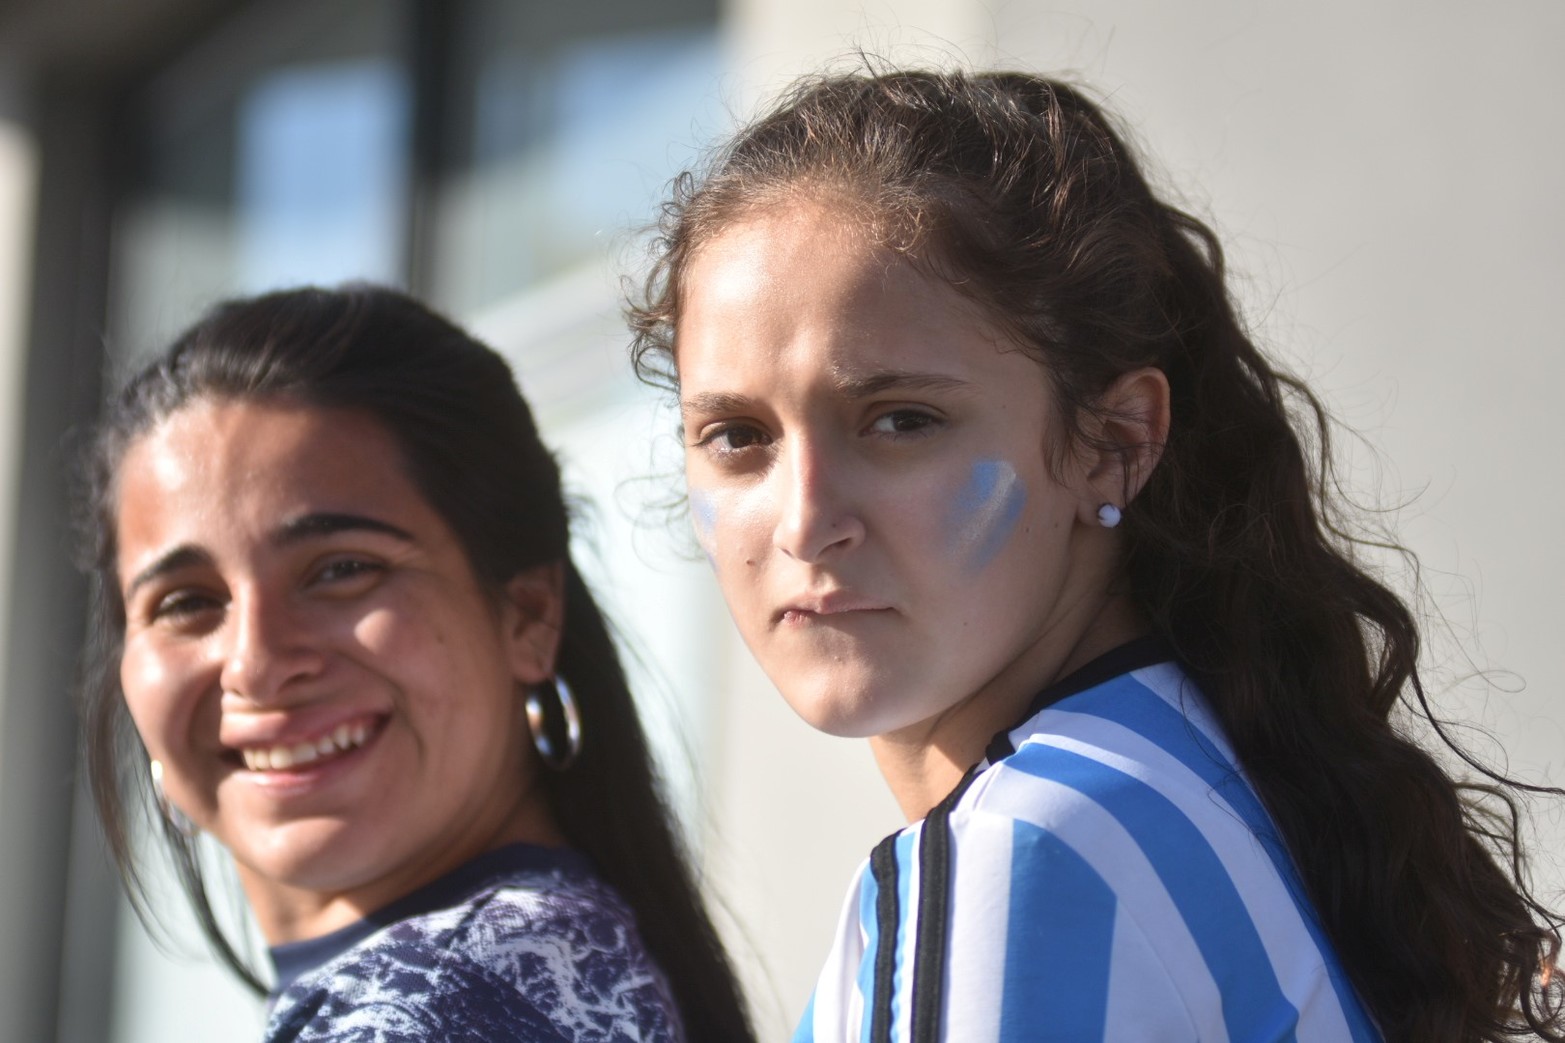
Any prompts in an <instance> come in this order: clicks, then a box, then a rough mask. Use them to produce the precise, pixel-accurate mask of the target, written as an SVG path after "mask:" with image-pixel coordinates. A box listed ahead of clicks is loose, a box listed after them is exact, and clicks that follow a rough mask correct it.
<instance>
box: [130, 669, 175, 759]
mask: <svg viewBox="0 0 1565 1043" xmlns="http://www.w3.org/2000/svg"><path fill="white" fill-rule="evenodd" d="M180 683H181V672H180V671H179V669H178V668H177V667H176V666H175V665H174V664H171V663H170V662H169V661H168V660H167V659H166V658H165V657H163V656H160V655H156V654H151V653H149V652H148V651H146V650H144V649H138V648H137V647H135V646H134V645H131V646H129V647H127V648H126V650H125V654H124V655H123V656H122V657H121V658H120V691H121V692H123V693H124V698H125V708H126V709H127V710H128V711H130V719H131V722H132V723H133V724H135V726H136V732H137V734H139V735H140V736H141V741H142V744H143V745H145V746H146V747H147V749H148V750H149V751H151V752H152V754H153V756H161V755H162V754H161V752H160V751H163V750H166V749H167V748H168V746H169V742H170V736H171V735H172V734H173V733H174V732H175V731H176V729H177V722H176V721H175V716H176V714H177V711H178V696H177V693H178V691H179V687H180Z"/></svg>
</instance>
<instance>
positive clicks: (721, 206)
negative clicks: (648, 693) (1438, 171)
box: [632, 72, 1565, 1043]
mask: <svg viewBox="0 0 1565 1043" xmlns="http://www.w3.org/2000/svg"><path fill="white" fill-rule="evenodd" d="M676 186H677V188H676V195H675V197H674V199H673V200H672V201H671V202H670V203H669V205H668V206H667V208H666V218H665V223H664V226H663V236H662V238H661V239H660V240H659V247H660V255H659V258H658V262H657V265H656V267H655V270H654V273H653V276H652V278H651V280H650V282H649V285H648V290H647V293H646V295H645V297H644V299H643V301H642V302H641V303H640V304H639V305H638V306H637V307H635V308H634V309H633V312H632V317H633V323H634V328H635V332H636V337H637V341H636V345H635V357H636V362H637V365H638V367H639V369H640V371H641V372H642V374H643V376H644V377H646V378H647V379H650V380H653V381H657V382H662V383H664V384H666V385H667V386H669V387H671V388H673V389H674V390H675V391H676V392H677V394H678V397H679V407H680V411H681V417H682V422H683V428H684V436H685V444H686V478H687V484H688V490H689V496H690V504H691V513H692V517H693V520H694V524H695V528H696V531H697V535H698V537H699V540H700V542H701V545H702V547H703V548H704V549H705V551H706V553H707V555H708V556H709V557H710V559H711V561H712V564H713V566H714V568H715V569H716V572H717V576H718V579H719V582H720V584H721V586H722V588H723V591H724V594H725V596H726V598H727V600H728V603H729V606H730V608H731V609H732V611H733V615H734V618H735V620H736V621H737V623H738V625H739V629H740V631H741V633H742V634H743V636H744V638H745V640H746V642H747V643H748V644H749V646H750V648H751V650H752V651H753V652H754V654H755V655H756V657H757V658H758V659H759V660H760V662H761V664H762V666H763V667H764V668H765V669H766V671H767V673H768V675H769V676H770V677H771V679H772V680H773V681H774V682H775V683H776V684H777V686H778V688H779V689H780V690H781V691H782V693H783V696H784V698H786V699H787V700H788V702H789V703H790V705H791V706H792V707H793V708H794V709H795V710H797V711H798V713H799V714H800V715H801V716H802V717H803V718H804V719H805V720H807V721H808V722H809V723H811V724H812V725H814V726H815V727H817V728H820V729H822V730H825V731H828V732H831V733H833V734H837V735H845V736H864V737H868V738H869V740H870V743H871V745H872V747H873V749H874V752H875V756H876V758H877V761H878V763H879V765H880V767H881V769H882V772H883V774H884V775H885V777H886V780H887V782H888V783H889V784H890V786H891V789H892V791H893V792H894V794H895V795H896V797H897V799H898V801H899V802H900V804H901V806H902V808H903V810H904V811H905V812H906V814H907V817H908V819H909V822H910V823H911V825H910V826H909V827H908V828H907V829H905V830H903V831H901V832H900V833H898V834H896V835H894V836H892V837H889V838H887V839H886V841H884V842H883V843H882V844H881V845H880V846H878V847H877V848H875V850H874V853H873V854H872V855H871V857H870V859H869V862H868V864H867V865H866V867H865V868H864V869H863V870H862V871H861V873H860V876H859V878H858V879H857V880H856V882H855V883H854V885H853V890H852V892H851V894H850V897H849V901H848V904H847V907H846V910H845V913H844V920H843V923H842V927H841V931H840V934H839V937H838V939H837V943H836V946H835V948H834V950H833V952H832V954H831V956H830V959H829V961H828V963H827V965H826V968H825V970H824V972H823V973H822V975H821V978H820V982H819V985H818V988H817V990H816V994H815V997H814V1000H813V1001H812V1004H811V1007H810V1010H809V1011H808V1012H807V1013H806V1015H805V1017H804V1019H803V1022H802V1024H801V1025H800V1028H799V1033H798V1036H797V1037H796V1038H797V1039H799V1040H842V1041H846V1040H861V1039H867V1040H870V1041H873V1043H882V1041H890V1040H916V1041H933V1040H948V1041H952V1043H958V1041H959V1043H987V1041H995V1040H1003V1041H1016V1040H1038V1039H1059V1040H1070V1041H1089V1040H1122V1039H1135V1040H1165V1039H1167V1040H1173V1039H1179V1040H1189V1039H1202V1040H1235V1041H1241V1040H1243V1041H1249V1040H1274V1039H1300V1040H1380V1039H1386V1040H1399V1041H1401V1040H1406V1041H1415V1040H1416V1041H1419V1043H1427V1041H1431V1040H1441V1041H1445V1040H1452V1041H1455V1040H1464V1041H1465V1040H1477V1039H1483V1040H1498V1039H1510V1038H1515V1037H1516V1036H1518V1035H1526V1034H1533V1035H1536V1036H1539V1037H1542V1038H1546V1039H1550V1040H1560V1039H1565V1021H1562V1013H1561V1010H1562V999H1565V993H1562V988H1565V983H1562V981H1561V979H1560V976H1559V973H1558V971H1557V970H1556V969H1555V967H1554V962H1555V959H1556V955H1557V952H1558V947H1559V938H1558V934H1557V931H1556V927H1557V924H1558V920H1557V919H1554V918H1551V915H1550V914H1549V912H1548V911H1547V910H1545V909H1544V908H1542V907H1541V906H1539V905H1538V904H1537V903H1536V902H1535V901H1534V900H1533V898H1532V897H1531V895H1530V894H1529V893H1528V891H1527V890H1526V888H1525V886H1524V885H1523V884H1522V883H1521V882H1520V881H1519V879H1518V877H1519V869H1517V868H1516V867H1517V866H1518V865H1519V862H1517V861H1513V858H1514V859H1519V855H1520V852H1519V851H1518V850H1517V847H1516V838H1515V831H1514V828H1512V827H1504V826H1502V827H1498V828H1497V827H1495V826H1494V825H1493V823H1492V821H1491V820H1490V819H1489V818H1487V817H1486V816H1485V814H1484V812H1483V811H1482V809H1481V807H1480V806H1479V805H1478V804H1477V803H1476V802H1474V801H1473V799H1472V797H1473V791H1472V790H1471V789H1470V788H1468V789H1463V788H1461V787H1458V786H1457V785H1456V784H1455V783H1454V782H1453V781H1452V780H1451V779H1450V778H1448V777H1447V775H1446V774H1444V773H1443V772H1442V771H1441V769H1440V768H1439V767H1438V766H1437V764H1436V762H1435V760H1434V759H1433V758H1432V757H1431V756H1429V755H1428V754H1427V753H1425V752H1424V751H1422V750H1421V749H1420V748H1419V747H1418V746H1417V745H1415V744H1414V743H1413V742H1411V741H1409V740H1408V739H1406V738H1404V737H1403V736H1401V735H1399V734H1398V733H1397V731H1396V730H1395V729H1394V728H1393V727H1392V725H1391V724H1390V723H1389V717H1390V714H1391V712H1392V709H1393V707H1394V706H1396V705H1397V704H1398V702H1399V701H1400V700H1401V699H1402V698H1404V697H1411V698H1412V699H1413V700H1414V701H1415V703H1416V705H1419V706H1422V705H1423V702H1422V692H1421V689H1420V687H1419V684H1418V680H1417V674H1416V670H1415V666H1416V659H1417V650H1418V634H1417V630H1416V628H1415V625H1414V621H1413V619H1412V616H1411V615H1410V613H1409V612H1408V610H1407V609H1406V607H1405V606H1404V605H1403V603H1402V602H1401V601H1400V600H1399V599H1398V598H1397V597H1396V596H1395V595H1394V594H1392V593H1391V592H1390V591H1388V590H1387V589H1386V588H1385V587H1383V586H1382V585H1381V584H1380V583H1378V582H1377V581H1376V580H1375V579H1374V578H1373V577H1372V576H1371V575H1369V574H1367V573H1366V572H1365V571H1363V570H1362V569H1360V568H1359V567H1357V566H1356V565H1355V564H1354V563H1353V555H1352V545H1351V541H1347V540H1345V539H1343V538H1340V537H1339V536H1337V535H1336V530H1335V529H1333V528H1332V527H1331V526H1330V525H1329V524H1328V523H1327V522H1326V521H1325V520H1324V519H1328V518H1331V517H1334V516H1335V515H1334V508H1335V505H1334V504H1332V503H1331V502H1328V501H1327V500H1326V499H1325V496H1326V494H1327V492H1328V491H1329V490H1330V489H1331V488H1332V486H1331V484H1330V483H1329V482H1327V481H1322V480H1320V475H1321V473H1322V470H1323V469H1324V468H1326V467H1327V466H1328V465H1329V461H1328V460H1327V459H1325V458H1324V455H1322V456H1321V457H1319V458H1315V457H1312V456H1311V455H1310V453H1309V452H1308V451H1307V449H1306V447H1307V446H1310V445H1314V444H1320V443H1316V442H1313V441H1312V438H1313V437H1314V436H1315V434H1316V433H1317V432H1316V431H1315V430H1313V429H1312V428H1311V426H1310V424H1309V423H1306V421H1313V422H1314V424H1315V425H1317V426H1319V425H1321V424H1323V423H1324V417H1323V414H1322V412H1321V411H1320V409H1319V407H1318V406H1317V405H1316V403H1315V400H1314V398H1313V397H1312V396H1311V395H1310V394H1309V392H1308V390H1307V389H1305V388H1303V387H1301V386H1299V385H1298V384H1297V383H1296V382H1294V381H1292V380H1291V379H1289V378H1288V377H1286V376H1285V375H1283V374H1281V373H1280V372H1278V371H1277V370H1276V369H1275V368H1274V367H1273V366H1272V365H1271V364H1270V363H1269V362H1268V361H1267V360H1266V359H1265V358H1263V357H1262V356H1261V355H1260V354H1259V352H1258V351H1257V350H1256V348H1255V347H1254V346H1253V344H1252V343H1251V342H1250V341H1249V340H1248V339H1247V337H1246V335H1245V333H1244V329H1243V327H1242V325H1241V324H1240V322H1239V320H1238V318H1237V316H1236V314H1235V312H1234V309H1233V306H1232V304H1231V302H1230V300H1229V297H1228V295H1227V292H1226V290H1225V287H1224V282H1223V265H1222V254H1221V251H1220V249H1219V248H1218V245H1217V243H1216V241H1215V240H1214V238H1213V236H1212V234H1211V233H1210V232H1209V231H1208V230H1207V229H1206V228H1205V227H1204V226H1203V225H1201V224H1200V223H1198V222H1197V221H1195V220H1194V219H1193V218H1191V217H1189V216H1188V215H1186V214H1184V213H1182V212H1180V211H1178V210H1176V209H1174V208H1172V207H1170V206H1168V205H1167V204H1165V203H1162V202H1161V201H1159V200H1158V199H1157V198H1156V197H1155V196H1154V195H1153V194H1152V193H1151V191H1150V189H1149V188H1148V186H1147V184H1146V182H1145V181H1144V179H1143V178H1142V175H1141V174H1140V171H1139V168H1138V165H1137V163H1136V161H1135V159H1134V157H1133V156H1132V155H1131V154H1130V153H1129V152H1128V151H1127V150H1126V148H1125V146H1124V145H1123V143H1122V142H1121V140H1120V139H1119V137H1118V136H1117V135H1116V133H1115V131H1114V129H1113V127H1112V125H1111V124H1110V123H1109V121H1108V120H1107V119H1106V118H1105V116H1104V115H1103V113H1102V112H1101V111H1100V110H1099V109H1097V108H1096V107H1095V106H1094V105H1093V104H1092V103H1091V102H1089V101H1088V100H1087V99H1086V98H1084V97H1083V96H1082V94H1081V93H1080V92H1078V91H1076V90H1074V89H1072V88H1069V87H1067V86H1064V85H1062V84H1059V83H1055V82H1052V81H1049V80H1046V79H1043V78H1040V77H1036V76H1030V75H1025V74H1013V73H1000V74H981V75H980V74H974V75H968V74H960V73H949V74H935V73H923V72H887V73H878V74H875V73H872V74H866V75H848V76H842V77H834V78H826V79H819V80H810V81H808V82H805V83H803V84H802V85H800V86H799V87H798V88H797V89H795V90H794V91H793V92H792V93H790V94H789V95H788V96H787V97H786V98H785V99H784V100H783V102H782V103H781V104H780V105H779V106H778V107H777V108H776V109H774V110H773V111H772V112H770V113H769V114H767V115H765V116H763V117H761V118H760V119H759V120H757V121H756V122H755V123H754V124H752V125H751V126H750V127H749V128H748V129H746V130H745V131H743V132H742V133H741V134H739V135H738V136H737V137H736V138H735V139H734V140H733V141H732V142H731V143H730V144H729V145H728V146H727V147H726V148H725V149H723V150H722V151H721V152H720V153H718V155H717V156H716V157H715V160H714V162H713V165H712V166H711V168H710V169H709V170H708V171H707V172H706V173H705V174H704V175H703V176H700V177H688V178H684V179H681V180H680V181H679V182H677V183H676ZM1290 404H1300V405H1302V406H1303V409H1302V412H1300V413H1299V414H1294V413H1293V412H1291V411H1290ZM1296 415H1297V416H1302V418H1303V419H1302V420H1299V419H1295V417H1296ZM1323 441H1324V439H1322V442H1323ZM1490 779H1491V780H1492V781H1493V782H1494V783H1495V784H1494V785H1493V786H1491V787H1489V788H1488V795H1489V796H1491V797H1495V798H1498V799H1500V800H1501V801H1502V802H1503V801H1507V800H1509V798H1508V796H1507V794H1506V788H1507V785H1508V784H1507V783H1506V781H1505V780H1503V779H1499V778H1497V777H1495V776H1490ZM1550 792H1553V793H1556V795H1558V793H1557V791H1550Z"/></svg>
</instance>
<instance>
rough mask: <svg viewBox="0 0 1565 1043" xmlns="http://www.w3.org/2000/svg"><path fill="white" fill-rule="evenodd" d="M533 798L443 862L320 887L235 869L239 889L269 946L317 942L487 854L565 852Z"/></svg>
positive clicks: (452, 849)
mask: <svg viewBox="0 0 1565 1043" xmlns="http://www.w3.org/2000/svg"><path fill="white" fill-rule="evenodd" d="M531 796H532V797H533V798H534V799H524V800H522V801H521V802H519V804H518V805H517V806H516V807H515V808H514V809H513V811H512V813H511V814H510V815H509V816H508V817H507V818H506V819H505V820H504V821H503V822H502V823H500V824H499V826H498V828H495V829H493V830H492V831H491V830H485V831H482V832H481V833H479V834H477V835H475V836H473V837H471V838H470V839H469V840H468V841H467V842H458V843H453V844H452V845H450V846H449V847H447V848H446V849H445V850H444V853H443V855H442V857H440V858H436V859H426V860H423V861H421V862H419V863H418V864H416V865H409V866H401V867H389V868H387V869H385V870H384V871H378V872H377V873H376V875H375V876H374V878H373V879H372V880H369V881H358V880H350V881H343V882H342V883H340V884H338V883H327V882H321V883H319V884H317V883H316V882H313V881H297V882H296V881H294V880H279V879H276V878H274V877H268V876H263V875H262V874H260V873H259V872H257V871H255V870H254V869H251V868H250V867H248V866H245V865H244V864H243V863H237V864H236V866H237V870H238V876H239V884H240V887H241V888H243V890H244V892H245V898H246V900H247V901H248V902H249V905H250V910H251V912H252V913H253V914H254V916H255V920H256V924H257V926H259V927H260V929H261V936H262V937H264V938H265V939H266V943H267V944H268V945H282V944H285V943H288V942H297V941H303V940H305V939H309V938H319V937H321V936H322V935H325V934H330V933H331V932H332V931H336V930H339V929H341V928H343V927H347V926H348V925H349V924H352V923H356V922H358V921H359V920H362V919H363V918H364V917H366V916H368V915H370V914H371V913H373V912H375V911H376V910H379V909H383V908H385V907H386V906H388V905H390V904H391V903H392V902H395V901H397V900H398V899H400V898H403V897H405V896H407V895H410V894H412V893H413V892H414V891H417V890H418V889H419V888H421V887H423V886H425V885H426V884H430V883H433V882H434V881H436V880H438V879H440V878H441V877H442V876H445V875H446V874H447V873H449V872H451V871H452V870H454V869H457V868H459V867H460V866H462V865H465V864H466V863H467V862H469V861H471V860H472V859H474V858H477V857H478V856H479V855H482V854H484V853H486V852H489V851H494V850H496V849H497V848H501V847H505V846H506V845H508V844H517V843H530V844H539V845H541V846H544V847H563V846H565V838H564V836H563V835H562V834H561V833H560V831H559V828H558V827H557V826H556V825H555V823H554V818H553V816H552V815H551V814H550V812H549V810H548V808H547V806H546V805H545V804H544V803H543V801H542V798H541V795H539V794H537V793H532V794H531Z"/></svg>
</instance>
